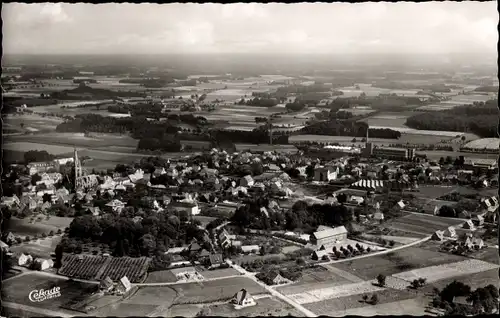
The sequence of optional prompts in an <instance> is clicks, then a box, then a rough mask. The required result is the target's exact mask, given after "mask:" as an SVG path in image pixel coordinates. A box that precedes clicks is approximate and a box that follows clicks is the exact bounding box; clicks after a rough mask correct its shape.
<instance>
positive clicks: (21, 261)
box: [17, 254, 33, 266]
mask: <svg viewBox="0 0 500 318" xmlns="http://www.w3.org/2000/svg"><path fill="white" fill-rule="evenodd" d="M31 262H33V257H32V256H31V255H26V254H21V255H19V256H18V257H17V265H19V266H27V265H30V264H31Z"/></svg>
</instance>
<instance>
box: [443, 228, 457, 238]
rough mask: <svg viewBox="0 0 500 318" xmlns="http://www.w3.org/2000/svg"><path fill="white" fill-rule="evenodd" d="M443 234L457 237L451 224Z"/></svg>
mask: <svg viewBox="0 0 500 318" xmlns="http://www.w3.org/2000/svg"><path fill="white" fill-rule="evenodd" d="M444 235H445V236H447V237H450V238H452V239H455V238H457V232H456V231H455V228H454V227H453V226H449V227H448V228H447V229H446V230H445V231H444Z"/></svg>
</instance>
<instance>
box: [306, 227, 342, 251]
mask: <svg viewBox="0 0 500 318" xmlns="http://www.w3.org/2000/svg"><path fill="white" fill-rule="evenodd" d="M345 239H347V229H346V228H345V227H344V226H338V227H335V228H332V229H325V230H322V231H317V232H314V233H313V234H312V235H311V236H310V237H309V240H310V242H311V244H313V245H317V246H321V245H324V246H328V245H333V244H335V243H337V242H339V241H343V240H345Z"/></svg>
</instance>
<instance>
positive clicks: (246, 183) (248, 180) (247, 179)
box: [240, 175, 255, 187]
mask: <svg viewBox="0 0 500 318" xmlns="http://www.w3.org/2000/svg"><path fill="white" fill-rule="evenodd" d="M254 183H255V182H254V180H253V178H252V176H250V175H247V176H244V177H243V178H241V179H240V186H241V187H251V186H253V185H254Z"/></svg>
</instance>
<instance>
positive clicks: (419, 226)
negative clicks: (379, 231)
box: [384, 214, 464, 235]
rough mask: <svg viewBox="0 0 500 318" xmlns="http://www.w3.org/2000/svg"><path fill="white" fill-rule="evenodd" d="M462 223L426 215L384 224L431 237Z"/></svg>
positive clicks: (410, 216)
mask: <svg viewBox="0 0 500 318" xmlns="http://www.w3.org/2000/svg"><path fill="white" fill-rule="evenodd" d="M463 222H464V221H463V220H460V219H452V218H442V217H439V216H434V215H428V214H409V215H406V216H403V217H400V218H396V219H393V220H389V221H388V222H386V223H384V226H385V227H389V228H392V229H396V230H401V231H405V232H410V233H416V234H421V235H432V234H433V233H434V232H435V231H437V230H444V229H446V228H447V227H449V226H457V225H459V224H462V223H463Z"/></svg>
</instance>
